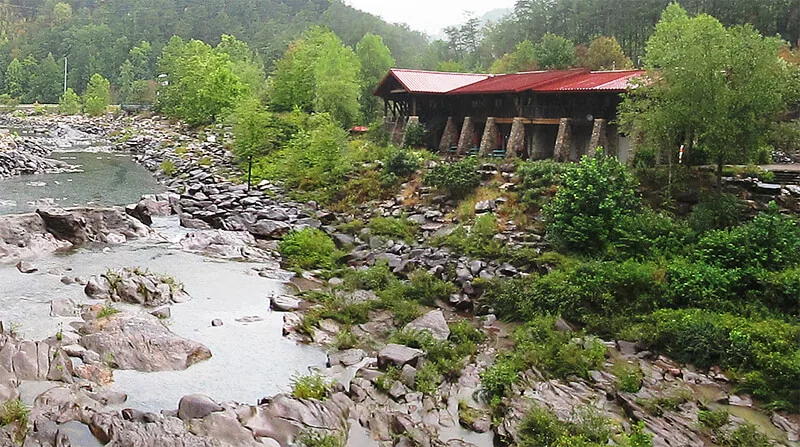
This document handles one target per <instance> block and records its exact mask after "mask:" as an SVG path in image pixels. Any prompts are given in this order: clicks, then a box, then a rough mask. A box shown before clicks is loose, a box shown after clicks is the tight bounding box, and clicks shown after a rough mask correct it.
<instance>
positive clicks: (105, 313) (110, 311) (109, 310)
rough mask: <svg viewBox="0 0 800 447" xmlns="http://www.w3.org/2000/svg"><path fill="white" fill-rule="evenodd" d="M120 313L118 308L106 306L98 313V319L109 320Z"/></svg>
mask: <svg viewBox="0 0 800 447" xmlns="http://www.w3.org/2000/svg"><path fill="white" fill-rule="evenodd" d="M119 312H120V310H119V309H117V308H116V307H114V306H112V305H110V304H109V305H104V306H103V307H102V308H101V309H100V312H98V313H97V318H108V317H110V316H112V315H116V314H118V313H119Z"/></svg>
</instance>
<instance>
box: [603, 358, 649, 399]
mask: <svg viewBox="0 0 800 447" xmlns="http://www.w3.org/2000/svg"><path fill="white" fill-rule="evenodd" d="M611 372H612V373H613V374H614V375H615V376H617V388H619V390H620V391H625V392H627V393H635V392H637V391H639V389H640V388H641V387H642V379H643V378H644V375H643V374H642V370H641V369H640V368H639V365H632V364H630V363H622V362H620V363H617V364H615V365H614V368H613V369H612V371H611Z"/></svg>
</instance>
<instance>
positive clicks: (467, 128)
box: [458, 116, 475, 157]
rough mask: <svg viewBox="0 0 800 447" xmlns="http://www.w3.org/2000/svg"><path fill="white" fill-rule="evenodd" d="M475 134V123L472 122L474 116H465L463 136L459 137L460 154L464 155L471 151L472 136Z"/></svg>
mask: <svg viewBox="0 0 800 447" xmlns="http://www.w3.org/2000/svg"><path fill="white" fill-rule="evenodd" d="M474 136H475V125H474V124H472V117H471V116H467V117H465V118H464V125H463V126H461V136H460V137H459V138H458V155H459V156H461V157H463V156H465V155H467V153H469V150H470V148H471V147H472V138H473V137H474Z"/></svg>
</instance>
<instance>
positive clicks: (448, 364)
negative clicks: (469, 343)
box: [389, 330, 474, 394]
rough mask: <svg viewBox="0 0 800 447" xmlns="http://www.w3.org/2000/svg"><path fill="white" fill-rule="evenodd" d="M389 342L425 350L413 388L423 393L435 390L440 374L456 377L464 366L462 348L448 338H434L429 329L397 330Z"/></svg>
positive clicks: (451, 378)
mask: <svg viewBox="0 0 800 447" xmlns="http://www.w3.org/2000/svg"><path fill="white" fill-rule="evenodd" d="M389 342H390V343H398V344H402V345H406V346H408V347H411V348H416V349H421V350H422V351H424V352H425V363H424V364H423V366H422V367H421V368H420V369H419V370H418V371H417V374H416V376H415V377H414V389H416V390H417V391H420V392H423V393H425V394H433V393H434V392H435V391H436V389H437V388H438V387H439V381H440V379H441V377H442V376H444V378H445V379H447V380H455V379H457V378H458V377H459V375H460V374H461V369H462V368H463V367H464V361H463V358H464V357H466V355H462V353H463V352H464V348H463V347H460V346H459V345H457V344H455V343H453V342H451V341H449V340H443V341H439V340H436V339H435V338H433V336H432V335H431V333H430V332H429V331H411V330H402V331H398V332H396V333H394V334H393V335H392V336H391V337H390V338H389ZM473 353H474V351H473V352H471V353H470V354H473Z"/></svg>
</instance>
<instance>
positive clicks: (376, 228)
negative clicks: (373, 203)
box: [369, 217, 418, 243]
mask: <svg viewBox="0 0 800 447" xmlns="http://www.w3.org/2000/svg"><path fill="white" fill-rule="evenodd" d="M417 226H418V225H417V224H416V222H412V221H410V220H408V219H405V218H396V217H376V218H374V219H372V220H371V221H370V223H369V229H370V230H371V231H372V234H375V235H376V236H384V237H387V238H392V239H396V240H403V241H405V242H407V243H411V242H413V241H414V239H415V238H416V235H417Z"/></svg>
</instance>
